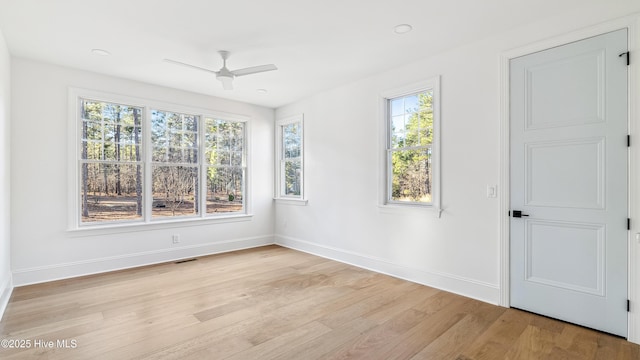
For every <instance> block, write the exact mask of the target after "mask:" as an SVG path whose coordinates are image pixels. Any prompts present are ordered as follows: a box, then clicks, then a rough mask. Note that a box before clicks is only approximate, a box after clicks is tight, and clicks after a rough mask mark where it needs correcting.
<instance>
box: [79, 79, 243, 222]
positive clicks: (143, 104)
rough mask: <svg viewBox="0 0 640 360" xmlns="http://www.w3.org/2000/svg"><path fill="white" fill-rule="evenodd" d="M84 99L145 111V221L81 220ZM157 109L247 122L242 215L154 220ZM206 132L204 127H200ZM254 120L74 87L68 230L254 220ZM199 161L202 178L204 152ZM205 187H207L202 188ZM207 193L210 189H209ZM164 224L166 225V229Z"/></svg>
mask: <svg viewBox="0 0 640 360" xmlns="http://www.w3.org/2000/svg"><path fill="white" fill-rule="evenodd" d="M81 99H92V100H96V101H102V102H111V103H118V104H123V105H128V106H136V107H140V108H142V139H143V141H142V146H141V151H142V159H143V164H142V165H143V168H144V170H143V174H144V177H143V196H144V197H143V206H144V207H143V217H142V219H141V220H122V221H106V222H96V223H82V221H81V212H80V206H81V199H80V194H79V191H78V189H79V187H80V185H81V180H80V171H81V170H80V166H79V161H78V152H79V151H80V140H81V139H80V137H81V136H82V134H81V130H80V127H79V126H78V116H79V114H80V113H81V110H82V109H81V107H82V101H81ZM153 110H159V111H171V112H176V113H184V114H194V115H197V116H199V118H200V122H201V123H203V122H204V118H214V119H221V120H226V121H235V122H243V123H244V124H245V136H244V144H243V146H244V156H245V159H244V161H245V163H244V168H245V175H244V176H245V178H244V192H243V201H244V203H243V207H244V210H243V211H242V212H234V213H222V214H219V215H212V214H208V213H207V212H206V206H204V210H205V211H200V213H199V214H197V215H192V216H176V217H168V218H166V219H165V218H153V217H152V214H151V210H147V209H150V208H149V206H151V203H152V201H153V199H152V198H151V196H150V195H151V194H150V193H151V181H152V179H151V176H150V174H151V172H150V171H151V166H152V162H151V154H152V152H151V149H152V144H151V141H150V140H149V139H151V133H150V132H151V129H150V121H151V112H152V111H153ZM200 128H201V129H202V127H201V126H200ZM204 138H205V134H204V131H200V132H199V134H198V141H199V143H200V144H202V146H204ZM250 144H251V121H250V117H249V116H245V115H239V114H233V113H227V112H222V111H217V110H212V109H206V108H200V107H195V106H185V105H179V104H173V103H169V102H165V101H158V100H151V99H144V98H138V97H134V96H127V95H119V94H113V93H107V92H102V91H97V90H89V89H82V88H73V87H70V88H69V90H68V123H67V161H68V166H67V231H73V232H76V231H84V230H90V231H93V232H95V231H98V232H101V233H102V232H104V231H108V230H109V229H113V230H116V229H120V228H129V229H130V228H141V227H142V228H144V229H149V230H151V229H155V228H162V227H166V226H169V227H174V226H176V224H180V223H194V222H201V223H203V224H206V223H220V222H237V221H239V220H240V219H243V218H245V219H250V218H252V217H253V214H252V208H253V207H252V202H253V196H252V193H251V173H252V171H251V169H252V168H251V158H252V156H251V146H250ZM199 156H200V159H199V160H200V162H199V172H198V174H199V176H202V173H203V170H202V169H204V168H205V166H204V163H203V158H204V151H201V152H200V155H199ZM201 186H203V185H201ZM205 190H207V189H205ZM200 193H201V194H200V198H201V202H200V203H201V204H206V202H202V199H206V191H205V192H204V193H203V192H202V191H201V192H200ZM163 225H164V226H163Z"/></svg>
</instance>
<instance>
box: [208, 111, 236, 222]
mask: <svg viewBox="0 0 640 360" xmlns="http://www.w3.org/2000/svg"><path fill="white" fill-rule="evenodd" d="M205 128H206V131H205V138H206V140H205V142H206V144H205V151H206V153H205V163H206V164H207V166H206V179H207V213H209V214H216V213H234V212H241V211H244V193H245V173H246V160H245V147H246V144H245V137H246V136H245V123H244V122H237V121H226V120H220V119H213V118H205Z"/></svg>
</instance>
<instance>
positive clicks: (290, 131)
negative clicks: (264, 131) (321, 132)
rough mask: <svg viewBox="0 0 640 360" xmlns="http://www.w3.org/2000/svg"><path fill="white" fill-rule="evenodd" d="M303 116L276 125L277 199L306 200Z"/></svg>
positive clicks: (284, 120) (287, 119)
mask: <svg viewBox="0 0 640 360" xmlns="http://www.w3.org/2000/svg"><path fill="white" fill-rule="evenodd" d="M303 124H304V123H303V117H302V115H298V116H293V117H289V118H286V119H283V120H279V121H278V122H277V123H276V152H277V168H276V186H277V189H276V198H279V199H293V200H303V199H304V181H303V180H304V156H303V155H304V133H303V132H304V127H303Z"/></svg>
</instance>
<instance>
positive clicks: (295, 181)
mask: <svg viewBox="0 0 640 360" xmlns="http://www.w3.org/2000/svg"><path fill="white" fill-rule="evenodd" d="M300 190H301V176H300V160H285V161H284V194H285V195H286V196H300Z"/></svg>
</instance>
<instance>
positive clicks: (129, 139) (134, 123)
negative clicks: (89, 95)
mask: <svg viewBox="0 0 640 360" xmlns="http://www.w3.org/2000/svg"><path fill="white" fill-rule="evenodd" d="M141 113H142V110H141V109H140V108H135V107H131V106H125V105H118V104H109V103H98V102H91V101H87V100H85V101H83V114H84V115H85V116H86V117H89V118H91V120H88V119H83V120H82V129H81V131H82V134H81V135H82V136H81V137H82V139H81V149H80V151H81V154H80V158H81V159H91V160H107V161H140V153H139V152H140V148H139V145H140V142H141V138H142V136H141V135H142V133H141V125H140V122H141ZM126 147H129V149H128V151H127V149H125V148H126ZM136 148H137V152H136ZM136 154H137V155H136Z"/></svg>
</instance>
